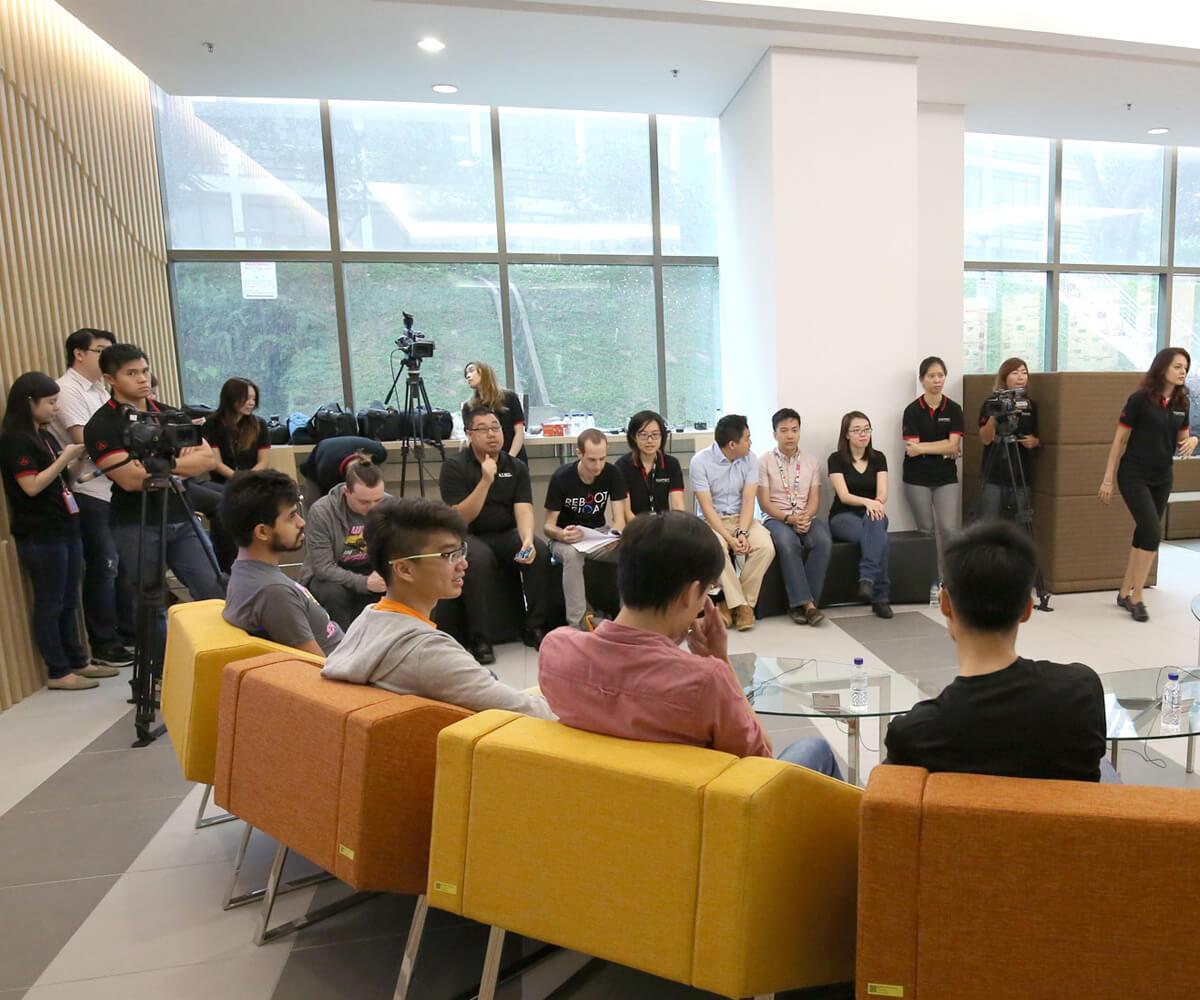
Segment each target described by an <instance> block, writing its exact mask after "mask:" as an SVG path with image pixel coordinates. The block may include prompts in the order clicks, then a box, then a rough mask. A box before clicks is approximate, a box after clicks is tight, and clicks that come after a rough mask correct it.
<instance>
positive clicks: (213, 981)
mask: <svg viewBox="0 0 1200 1000" xmlns="http://www.w3.org/2000/svg"><path fill="white" fill-rule="evenodd" d="M287 956H288V949H287V948H286V947H271V946H268V947H265V948H258V949H256V950H255V951H254V952H253V953H252V954H248V955H243V956H240V957H238V958H235V959H228V960H223V961H219V962H205V963H202V964H198V965H181V966H175V967H172V968H169V969H154V970H151V971H149V972H136V973H132V974H128V975H116V976H108V977H106V978H103V979H83V980H75V981H73V982H65V983H55V984H53V985H46V986H35V987H33V989H31V990H30V991H29V992H28V993H26V994H25V996H26V998H28V1000H130V998H138V997H165V998H169V1000H211V998H212V997H221V998H222V1000H268V998H269V997H270V996H271V995H272V994H273V993H274V991H275V986H276V984H277V983H278V982H279V976H280V974H281V973H282V972H283V966H284V964H285V963H286V962H287Z"/></svg>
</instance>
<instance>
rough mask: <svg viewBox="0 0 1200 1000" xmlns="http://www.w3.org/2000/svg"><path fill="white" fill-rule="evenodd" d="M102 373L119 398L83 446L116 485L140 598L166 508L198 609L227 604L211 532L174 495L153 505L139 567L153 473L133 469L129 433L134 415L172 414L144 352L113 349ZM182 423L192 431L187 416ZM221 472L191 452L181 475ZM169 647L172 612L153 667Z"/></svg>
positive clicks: (122, 537)
mask: <svg viewBox="0 0 1200 1000" xmlns="http://www.w3.org/2000/svg"><path fill="white" fill-rule="evenodd" d="M100 371H101V372H102V373H103V376H104V382H105V384H106V385H107V386H108V388H109V391H110V392H111V393H112V399H110V400H109V401H108V403H106V404H105V405H104V406H102V407H100V409H98V410H97V411H96V412H95V413H94V414H93V415H92V418H91V419H90V420H89V421H88V422H87V424H86V426H85V427H84V429H83V441H84V444H85V445H86V446H87V450H88V455H89V456H91V459H92V461H93V462H95V463H96V465H97V467H98V468H99V469H100V470H101V471H102V472H104V474H105V475H107V476H108V478H109V480H110V481H111V482H112V501H111V503H110V505H109V518H110V523H111V526H112V533H113V541H114V542H115V543H116V546H117V552H118V557H119V558H120V559H121V561H122V562H125V564H126V565H128V566H130V567H131V572H130V576H131V578H132V582H133V586H134V588H135V592H136V590H137V588H139V587H140V585H141V581H142V574H143V572H146V573H150V572H153V564H152V562H151V560H153V559H157V558H158V551H159V527H158V525H159V524H160V518H161V511H162V506H161V505H162V503H163V502H164V501H165V502H166V504H167V532H166V534H167V539H166V542H167V545H166V549H167V565H168V566H169V567H170V568H171V571H172V572H173V573H174V574H175V576H176V577H177V578H178V579H179V581H180V582H181V583H182V584H183V585H184V586H185V587H187V589H188V592H189V593H190V594H191V595H192V597H193V598H194V599H195V600H197V601H203V600H209V599H212V598H222V597H224V596H225V584H224V581H223V580H221V578H220V577H219V576H218V575H217V572H216V570H215V569H214V568H213V564H212V561H211V560H212V559H213V558H214V557H213V555H212V546H211V544H210V543H209V541H208V538H207V537H206V536H205V535H204V533H203V532H200V531H196V530H194V529H195V527H196V525H195V524H194V523H189V521H188V512H187V508H186V507H184V505H183V503H182V502H181V501H180V500H179V498H178V497H177V496H175V494H174V493H173V492H171V491H169V490H167V491H161V492H158V493H157V495H153V494H152V495H150V496H148V497H147V500H148V502H147V505H146V525H147V527H146V534H145V537H144V538H143V539H142V545H143V548H142V553H143V558H142V565H141V566H139V565H138V539H139V526H140V524H141V512H142V484H143V482H144V481H145V479H146V468H145V466H143V465H142V463H141V462H139V461H137V460H133V461H128V459H129V458H130V456H129V453H128V452H127V451H126V450H125V431H126V429H127V428H128V427H129V423H130V419H129V418H130V417H131V416H132V415H133V413H132V411H133V410H140V411H142V412H143V413H144V412H147V411H153V412H157V413H169V412H171V411H168V410H166V409H165V408H164V407H161V406H159V405H158V404H157V403H155V402H154V401H153V400H152V399H151V398H150V393H151V388H150V365H149V363H148V362H147V361H146V355H145V354H144V353H143V352H142V350H141V348H139V347H135V346H133V345H132V344H115V345H113V346H112V347H106V348H105V349H104V353H103V354H101V355H100ZM178 422H180V423H188V419H187V417H185V416H183V415H182V414H179V420H178ZM215 464H216V453H215V452H214V451H213V450H212V448H211V447H210V446H209V445H208V444H207V443H206V442H203V441H202V442H201V443H200V445H199V446H197V447H195V448H184V449H183V451H181V452H180V454H179V457H178V458H177V459H176V461H175V467H174V469H173V474H174V475H176V476H179V477H180V478H187V477H188V476H198V475H201V474H202V473H205V472H209V471H211V470H212V468H213V466H214V465H215ZM166 640H167V616H166V611H165V610H164V611H163V612H162V613H161V614H160V615H159V617H158V620H157V622H156V634H155V637H154V640H153V646H152V648H151V651H150V659H151V663H153V664H154V665H155V666H156V667H157V666H160V665H161V664H162V656H163V649H164V647H165V645H166Z"/></svg>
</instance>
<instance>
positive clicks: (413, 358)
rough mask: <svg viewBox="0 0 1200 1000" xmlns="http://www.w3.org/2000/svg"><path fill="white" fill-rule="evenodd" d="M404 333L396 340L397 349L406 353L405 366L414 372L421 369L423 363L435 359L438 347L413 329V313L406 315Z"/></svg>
mask: <svg viewBox="0 0 1200 1000" xmlns="http://www.w3.org/2000/svg"><path fill="white" fill-rule="evenodd" d="M403 315H404V333H403V334H402V335H401V336H400V337H399V338H398V339H397V340H396V347H397V348H399V349H400V350H401V351H403V352H404V365H405V367H407V368H409V369H410V370H412V371H416V370H417V369H418V368H420V367H421V362H422V361H424V360H425V359H426V358H432V357H433V349H434V347H435V346H436V345H435V343H434V341H432V340H430V339H429V338H428V337H426V336H425V334H423V333H419V332H417V331H416V330H414V329H413V318H412V313H404V314H403Z"/></svg>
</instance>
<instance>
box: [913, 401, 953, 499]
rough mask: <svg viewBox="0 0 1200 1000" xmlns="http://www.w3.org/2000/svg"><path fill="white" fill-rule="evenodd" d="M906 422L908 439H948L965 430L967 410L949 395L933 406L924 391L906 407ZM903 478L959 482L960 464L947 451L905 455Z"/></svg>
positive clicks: (931, 483)
mask: <svg viewBox="0 0 1200 1000" xmlns="http://www.w3.org/2000/svg"><path fill="white" fill-rule="evenodd" d="M903 423H904V440H905V441H922V442H931V441H946V440H949V438H950V435H951V434H962V433H963V411H962V407H961V406H959V405H958V404H957V403H956V402H954V400H952V399H951V398H950V397H949V396H943V397H942V403H941V405H940V406H939V407H938V408H937V409H936V410H931V409H930V408H929V406H928V405H927V404H926V402H925V397H924V395H921V396H918V397H917V398H916V399H914V400H913V401H912V402H911V403H909V404H908V406H906V407H905V408H904V421H903ZM902 478H903V479H904V481H905V482H906V483H911V484H912V485H913V486H946V485H947V484H949V483H956V482H958V465H957V463H956V462H955V461H954V460H953V459H952V458H947V457H946V456H944V455H915V456H912V457H910V456H908V455H905V456H904V472H903V476H902Z"/></svg>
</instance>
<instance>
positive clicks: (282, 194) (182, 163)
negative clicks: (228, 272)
mask: <svg viewBox="0 0 1200 1000" xmlns="http://www.w3.org/2000/svg"><path fill="white" fill-rule="evenodd" d="M158 115H159V131H160V136H161V139H160V146H161V150H162V183H163V189H164V191H165V193H166V202H167V216H168V220H169V230H168V234H167V239H168V242H169V244H170V246H171V247H172V249H175V250H328V249H329V215H328V206H327V203H326V198H325V156H324V153H323V152H322V149H321V116H320V106H319V104H318V102H316V101H260V100H240V99H234V98H224V97H222V98H215V97H171V96H168V95H167V94H164V93H162V92H161V91H160V92H159V102H158Z"/></svg>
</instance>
